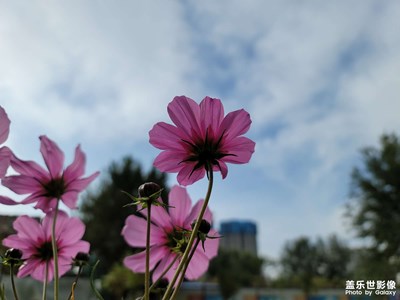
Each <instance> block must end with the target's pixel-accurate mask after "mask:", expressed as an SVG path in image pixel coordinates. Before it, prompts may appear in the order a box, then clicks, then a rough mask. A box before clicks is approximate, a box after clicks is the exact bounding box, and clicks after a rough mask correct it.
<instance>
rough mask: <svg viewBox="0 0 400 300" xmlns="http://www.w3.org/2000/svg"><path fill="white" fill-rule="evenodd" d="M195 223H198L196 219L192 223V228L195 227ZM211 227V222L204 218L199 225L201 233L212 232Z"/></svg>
mask: <svg viewBox="0 0 400 300" xmlns="http://www.w3.org/2000/svg"><path fill="white" fill-rule="evenodd" d="M195 224H196V221H194V222H193V223H192V225H191V226H192V229H193V228H194V225H195ZM210 229H211V224H210V223H209V222H208V221H207V220H204V219H202V220H201V222H200V226H199V233H203V234H205V235H207V233H209V232H210Z"/></svg>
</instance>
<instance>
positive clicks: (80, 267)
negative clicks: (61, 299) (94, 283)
mask: <svg viewBox="0 0 400 300" xmlns="http://www.w3.org/2000/svg"><path fill="white" fill-rule="evenodd" d="M82 269H83V266H82V265H80V266H79V269H78V273H77V274H76V277H75V280H74V282H73V283H72V286H74V285H75V286H76V285H77V284H78V280H79V276H81V273H82ZM72 290H73V289H71V292H70V294H69V296H68V300H70V299H71V297H72Z"/></svg>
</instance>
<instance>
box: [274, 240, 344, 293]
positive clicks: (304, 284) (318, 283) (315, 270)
mask: <svg viewBox="0 0 400 300" xmlns="http://www.w3.org/2000/svg"><path fill="white" fill-rule="evenodd" d="M351 254H352V251H351V249H350V248H348V247H347V246H346V245H345V244H344V243H343V242H342V241H341V240H339V239H338V238H337V237H336V236H335V235H333V236H330V237H329V238H328V239H327V240H323V239H321V238H319V239H317V240H316V241H315V242H313V241H311V240H310V239H309V238H307V237H300V238H298V239H296V240H294V241H291V242H288V243H287V244H286V245H285V247H284V249H283V253H282V257H281V267H282V273H281V275H280V278H279V280H278V285H281V286H282V285H283V286H286V287H299V288H301V289H303V291H304V293H305V295H308V294H309V293H310V292H311V291H312V289H313V288H318V287H340V286H342V284H343V280H346V278H348V276H349V275H350V272H351V269H350V267H351V264H350V263H351V259H352V256H351Z"/></svg>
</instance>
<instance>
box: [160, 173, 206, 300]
mask: <svg viewBox="0 0 400 300" xmlns="http://www.w3.org/2000/svg"><path fill="white" fill-rule="evenodd" d="M208 170H211V171H210V172H209V176H208V179H209V180H208V189H207V194H206V197H205V198H204V203H203V206H202V207H201V210H200V213H199V215H198V217H197V219H196V223H195V225H194V228H193V230H192V234H191V235H190V239H189V242H188V245H187V246H186V249H185V252H184V253H183V255H182V259H181V261H180V263H179V265H178V268H177V269H176V272H175V274H174V277H173V278H172V280H171V282H170V283H169V284H168V287H167V290H166V291H165V294H164V297H163V298H162V300H166V299H168V297H169V295H170V294H171V292H172V289H173V288H174V285H175V282H176V280H177V279H178V276H179V274H180V273H181V271H182V269H183V267H184V266H185V264H186V261H187V260H188V257H189V253H190V250H191V249H192V246H193V243H194V240H195V239H196V237H197V232H198V231H199V227H200V223H201V220H202V219H203V216H204V213H205V212H206V208H207V205H208V202H209V201H210V197H211V192H212V187H213V182H214V176H213V172H212V169H211V168H208Z"/></svg>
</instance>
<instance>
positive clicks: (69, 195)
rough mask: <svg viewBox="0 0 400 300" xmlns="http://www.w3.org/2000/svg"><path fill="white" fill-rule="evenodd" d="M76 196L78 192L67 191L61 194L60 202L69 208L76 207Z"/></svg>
mask: <svg viewBox="0 0 400 300" xmlns="http://www.w3.org/2000/svg"><path fill="white" fill-rule="evenodd" d="M78 196H79V192H76V191H67V192H66V193H64V194H63V195H62V196H61V200H62V202H64V204H65V205H66V206H67V207H68V208H70V209H76V208H77V205H76V203H77V202H78Z"/></svg>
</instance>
